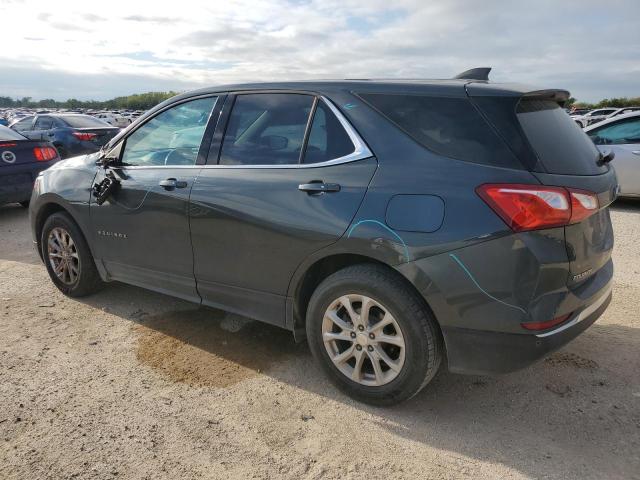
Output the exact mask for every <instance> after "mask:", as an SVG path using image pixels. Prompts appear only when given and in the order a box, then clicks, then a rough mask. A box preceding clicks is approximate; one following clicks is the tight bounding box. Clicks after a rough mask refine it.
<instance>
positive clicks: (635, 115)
mask: <svg viewBox="0 0 640 480" xmlns="http://www.w3.org/2000/svg"><path fill="white" fill-rule="evenodd" d="M584 131H585V133H586V134H587V135H589V137H590V138H591V140H592V141H593V143H595V144H596V146H597V147H598V149H599V150H600V151H601V152H604V151H606V150H612V151H613V152H614V153H615V157H614V158H613V160H612V162H611V165H613V168H614V169H615V171H616V175H617V176H618V183H619V185H620V196H621V197H640V111H635V112H631V113H626V114H623V115H618V116H615V117H612V118H609V119H607V120H604V121H602V122H600V123H597V124H595V125H591V126H590V127H587V128H586V129H585V130H584Z"/></svg>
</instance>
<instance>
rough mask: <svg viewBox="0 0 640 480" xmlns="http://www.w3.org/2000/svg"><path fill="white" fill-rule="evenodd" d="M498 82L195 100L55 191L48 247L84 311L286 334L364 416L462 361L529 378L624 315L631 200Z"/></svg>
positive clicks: (42, 189)
mask: <svg viewBox="0 0 640 480" xmlns="http://www.w3.org/2000/svg"><path fill="white" fill-rule="evenodd" d="M488 71H489V69H473V70H469V71H467V72H464V73H462V74H460V75H458V76H457V77H456V78H454V79H449V80H420V81H418V80H411V81H402V80H387V81H374V80H345V81H317V82H283V83H260V84H249V85H232V86H222V87H216V88H206V89H201V90H197V91H194V92H189V93H185V94H181V95H178V96H176V97H173V98H171V99H169V100H167V101H165V102H164V103H162V104H160V105H158V106H157V107H155V108H153V109H152V110H150V111H149V112H147V113H146V114H144V115H143V116H142V117H140V118H139V119H138V120H136V121H135V122H134V123H133V124H132V125H131V126H129V127H128V128H127V129H126V130H123V131H122V132H120V133H119V134H118V135H117V136H115V137H114V138H113V139H112V140H110V141H109V142H108V143H107V144H106V145H105V146H104V147H103V148H102V150H101V151H100V152H97V153H94V154H90V155H83V156H79V157H74V158H70V159H67V160H65V161H62V162H59V163H57V164H55V165H54V166H53V167H51V168H49V169H47V170H46V171H44V172H43V173H41V174H40V175H39V176H38V177H37V180H36V182H35V185H34V190H33V194H32V197H31V206H30V218H31V226H32V231H33V238H34V241H35V243H36V246H37V250H38V252H39V254H40V256H41V258H42V259H43V261H44V264H45V265H46V268H47V270H48V273H49V275H50V277H51V280H52V281H53V283H54V284H55V285H56V286H57V287H58V288H59V289H60V290H61V291H62V292H63V293H64V294H66V295H69V296H71V297H80V296H83V295H88V294H91V293H92V292H95V291H96V290H97V289H98V288H100V287H102V286H103V284H104V283H105V282H110V281H119V282H125V283H128V284H131V285H137V286H140V287H144V288H147V289H150V290H154V291H157V292H162V293H165V294H168V295H173V296H175V297H179V298H182V299H186V300H188V301H191V302H194V303H197V304H201V305H204V306H211V307H217V308H221V309H224V310H227V311H230V312H235V313H237V314H241V315H244V316H247V317H250V318H253V319H257V320H260V321H263V322H267V323H270V324H273V325H277V326H279V327H282V328H286V329H288V330H290V331H292V332H293V334H294V336H295V338H296V339H297V340H301V339H305V338H306V340H307V342H308V344H309V346H310V349H311V351H312V353H313V355H314V357H315V358H316V360H317V362H318V363H319V365H320V367H321V368H322V369H323V370H324V372H325V373H326V374H327V376H328V377H329V378H330V379H331V381H332V382H333V383H334V384H335V385H336V386H337V387H339V388H340V389H342V390H343V391H345V392H346V393H348V394H349V395H351V396H353V397H354V398H356V399H358V400H361V401H364V402H369V403H373V404H377V405H390V404H394V403H397V402H400V401H402V400H405V399H407V398H409V397H411V396H413V395H415V394H416V393H417V392H418V391H420V389H422V388H423V387H424V386H425V385H426V384H427V383H429V381H430V380H431V379H432V378H433V377H434V375H435V374H436V372H437V371H438V368H439V367H440V365H441V363H442V362H443V359H446V362H447V366H448V368H449V369H450V370H451V371H453V372H460V373H473V374H487V373H500V372H511V371H514V370H517V369H520V368H523V367H525V366H527V365H530V364H531V363H533V362H534V361H536V360H539V359H541V358H543V357H544V356H545V355H547V354H548V353H549V352H551V351H553V350H555V349H558V348H559V347H561V346H562V345H564V344H566V343H567V342H569V341H570V340H571V339H573V338H575V337H576V336H577V335H579V334H580V333H581V332H583V331H584V330H585V329H586V328H588V327H589V326H590V325H591V324H592V323H593V322H595V320H596V319H597V318H598V317H599V316H600V315H601V314H602V313H603V312H604V310H605V309H606V308H607V306H608V304H609V302H610V300H611V284H612V276H613V265H612V261H611V250H612V247H613V231H612V225H611V220H610V216H609V209H608V206H609V205H610V204H611V202H613V200H614V198H615V195H616V190H617V181H616V177H615V174H614V171H613V169H612V168H611V167H610V165H609V164H608V162H609V161H610V160H611V158H612V155H610V154H606V153H604V154H601V153H599V151H598V150H597V149H596V147H595V146H594V145H593V143H592V142H591V141H590V140H589V138H588V137H587V136H586V135H585V134H584V133H583V132H582V131H581V130H580V128H579V127H578V126H577V125H576V124H575V122H574V121H573V120H571V118H570V117H569V116H568V115H567V114H566V113H565V111H564V110H563V108H562V105H563V103H564V101H565V100H567V99H568V98H569V92H567V91H565V90H558V89H542V90H541V89H535V88H530V87H526V86H523V85H515V84H499V83H493V82H489V81H488Z"/></svg>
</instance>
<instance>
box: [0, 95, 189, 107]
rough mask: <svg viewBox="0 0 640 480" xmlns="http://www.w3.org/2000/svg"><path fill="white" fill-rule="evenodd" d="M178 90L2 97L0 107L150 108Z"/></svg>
mask: <svg viewBox="0 0 640 480" xmlns="http://www.w3.org/2000/svg"><path fill="white" fill-rule="evenodd" d="M177 94H178V92H147V93H136V94H134V95H127V96H124V97H116V98H112V99H111V100H105V101H98V100H78V99H76V98H70V99H68V100H65V101H58V100H54V99H52V98H45V99H42V100H33V99H32V98H31V97H22V98H16V99H13V98H11V97H0V107H19V108H20V107H24V108H90V109H95V110H97V109H125V108H126V109H131V110H148V109H149V108H151V107H154V106H156V105H157V104H159V103H160V102H163V101H165V100H166V99H167V98H170V97H173V96H174V95H177Z"/></svg>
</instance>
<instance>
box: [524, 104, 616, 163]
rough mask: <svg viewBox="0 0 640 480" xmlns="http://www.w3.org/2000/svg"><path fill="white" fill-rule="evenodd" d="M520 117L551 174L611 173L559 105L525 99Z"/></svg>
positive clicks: (535, 148)
mask: <svg viewBox="0 0 640 480" xmlns="http://www.w3.org/2000/svg"><path fill="white" fill-rule="evenodd" d="M516 116H517V118H518V121H519V123H520V126H521V127H522V130H523V131H524V134H525V136H526V137H527V140H528V141H529V144H530V145H531V147H532V148H533V150H534V151H535V152H536V154H537V157H538V159H539V161H540V163H541V164H542V166H543V168H544V169H545V170H546V171H547V172H548V173H555V174H559V175H597V174H600V173H605V172H607V171H608V168H607V167H606V166H604V165H603V166H598V164H597V162H598V159H599V157H600V153H599V152H598V149H597V148H596V147H595V145H594V144H593V142H592V141H591V140H589V137H588V136H587V135H586V134H585V133H584V132H583V131H582V129H581V128H580V127H579V126H578V125H577V124H576V123H575V122H574V121H573V120H572V119H571V117H569V116H568V115H566V114H565V113H564V110H562V108H560V105H558V103H556V102H554V101H551V100H541V99H534V98H523V99H522V100H521V101H520V102H519V103H518V106H517V107H516Z"/></svg>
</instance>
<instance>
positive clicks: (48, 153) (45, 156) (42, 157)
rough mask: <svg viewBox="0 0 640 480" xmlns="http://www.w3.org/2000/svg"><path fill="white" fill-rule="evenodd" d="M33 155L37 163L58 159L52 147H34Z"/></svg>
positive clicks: (56, 152)
mask: <svg viewBox="0 0 640 480" xmlns="http://www.w3.org/2000/svg"><path fill="white" fill-rule="evenodd" d="M33 155H34V156H35V157H36V160H37V161H38V162H48V161H49V160H53V159H54V158H58V151H57V150H56V149H55V148H53V147H36V148H34V149H33Z"/></svg>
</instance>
